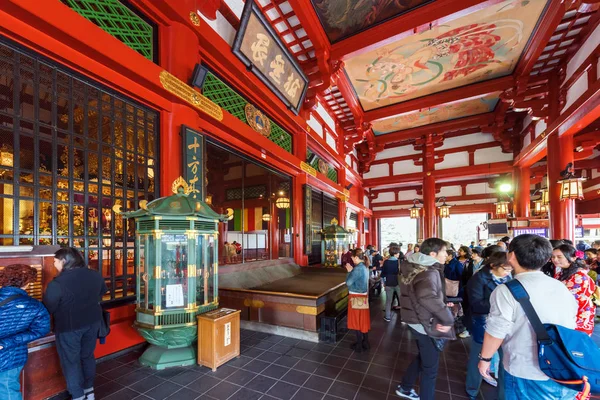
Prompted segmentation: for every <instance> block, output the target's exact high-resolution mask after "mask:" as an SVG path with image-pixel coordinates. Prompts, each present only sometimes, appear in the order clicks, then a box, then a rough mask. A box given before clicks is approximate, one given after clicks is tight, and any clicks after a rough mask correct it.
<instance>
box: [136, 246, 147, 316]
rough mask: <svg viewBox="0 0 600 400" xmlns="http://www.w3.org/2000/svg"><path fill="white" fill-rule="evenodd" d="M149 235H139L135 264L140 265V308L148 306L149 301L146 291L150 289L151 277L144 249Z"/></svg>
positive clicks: (138, 292)
mask: <svg viewBox="0 0 600 400" xmlns="http://www.w3.org/2000/svg"><path fill="white" fill-rule="evenodd" d="M147 236H148V235H140V236H138V251H137V255H136V256H137V257H138V259H137V260H136V262H135V264H136V265H137V266H138V273H137V276H138V277H139V278H138V279H139V282H138V288H139V290H138V291H137V303H138V305H139V307H140V308H148V304H147V303H148V301H147V300H146V293H147V291H148V285H147V281H148V279H149V278H151V277H150V276H149V274H148V270H147V268H146V254H145V252H144V250H145V249H146V240H147Z"/></svg>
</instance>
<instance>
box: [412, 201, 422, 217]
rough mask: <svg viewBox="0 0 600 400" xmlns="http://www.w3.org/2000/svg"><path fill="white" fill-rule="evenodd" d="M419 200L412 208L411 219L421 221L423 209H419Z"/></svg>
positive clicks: (414, 202)
mask: <svg viewBox="0 0 600 400" xmlns="http://www.w3.org/2000/svg"><path fill="white" fill-rule="evenodd" d="M418 201H419V200H417V199H414V200H413V206H412V207H411V208H410V218H411V219H419V218H420V216H421V209H420V208H419V207H417V202H418Z"/></svg>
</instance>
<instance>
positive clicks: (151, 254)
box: [146, 235, 160, 310]
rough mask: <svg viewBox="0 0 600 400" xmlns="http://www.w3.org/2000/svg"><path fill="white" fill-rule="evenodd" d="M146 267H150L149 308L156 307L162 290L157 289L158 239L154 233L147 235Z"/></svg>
mask: <svg viewBox="0 0 600 400" xmlns="http://www.w3.org/2000/svg"><path fill="white" fill-rule="evenodd" d="M146 251H147V253H148V257H146V268H147V269H148V307H147V309H148V310H152V309H154V305H155V304H159V302H160V297H159V296H160V290H156V277H155V276H154V270H155V268H156V267H157V265H158V264H157V263H156V239H155V237H154V235H147V236H146Z"/></svg>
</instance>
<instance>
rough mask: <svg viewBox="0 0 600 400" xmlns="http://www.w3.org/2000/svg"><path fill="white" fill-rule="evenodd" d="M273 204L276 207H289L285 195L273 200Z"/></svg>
mask: <svg viewBox="0 0 600 400" xmlns="http://www.w3.org/2000/svg"><path fill="white" fill-rule="evenodd" d="M275 206H276V207H277V208H290V199H288V198H287V197H280V198H278V199H277V201H275Z"/></svg>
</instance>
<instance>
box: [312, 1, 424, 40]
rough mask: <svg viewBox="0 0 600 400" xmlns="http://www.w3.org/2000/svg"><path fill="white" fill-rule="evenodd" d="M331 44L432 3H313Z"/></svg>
mask: <svg viewBox="0 0 600 400" xmlns="http://www.w3.org/2000/svg"><path fill="white" fill-rule="evenodd" d="M311 1H312V3H313V6H314V8H315V11H316V13H317V16H318V17H319V20H320V21H321V25H323V29H324V30H325V33H326V34H327V37H328V38H329V41H330V42H331V43H334V42H337V41H339V40H342V39H344V38H347V37H348V36H352V35H355V34H357V33H358V32H361V31H363V30H365V29H368V28H370V27H372V26H373V25H376V24H378V23H380V22H383V21H385V20H387V19H389V18H392V17H396V16H398V15H400V14H404V13H405V12H407V11H410V10H412V9H414V8H416V7H419V6H421V5H423V4H426V3H430V2H431V1H432V0H311Z"/></svg>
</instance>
